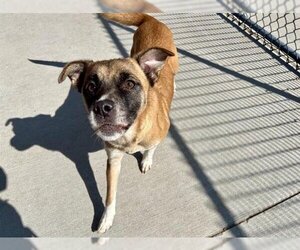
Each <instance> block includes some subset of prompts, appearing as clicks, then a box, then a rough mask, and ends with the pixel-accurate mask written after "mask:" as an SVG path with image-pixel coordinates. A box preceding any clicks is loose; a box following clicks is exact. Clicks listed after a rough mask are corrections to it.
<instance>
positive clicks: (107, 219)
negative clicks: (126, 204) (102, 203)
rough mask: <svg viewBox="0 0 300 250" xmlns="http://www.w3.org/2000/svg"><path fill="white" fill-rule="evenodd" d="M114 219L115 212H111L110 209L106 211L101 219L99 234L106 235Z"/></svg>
mask: <svg viewBox="0 0 300 250" xmlns="http://www.w3.org/2000/svg"><path fill="white" fill-rule="evenodd" d="M114 217H115V213H114V212H111V211H109V209H105V211H104V213H103V215H102V218H101V222H100V226H99V229H98V233H100V234H103V233H105V232H106V231H107V230H108V229H109V228H110V227H111V226H112V224H113V221H114Z"/></svg>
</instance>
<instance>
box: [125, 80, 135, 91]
mask: <svg viewBox="0 0 300 250" xmlns="http://www.w3.org/2000/svg"><path fill="white" fill-rule="evenodd" d="M134 86H135V82H134V81H133V80H127V81H126V82H124V83H123V84H122V89H123V90H131V89H133V88H134Z"/></svg>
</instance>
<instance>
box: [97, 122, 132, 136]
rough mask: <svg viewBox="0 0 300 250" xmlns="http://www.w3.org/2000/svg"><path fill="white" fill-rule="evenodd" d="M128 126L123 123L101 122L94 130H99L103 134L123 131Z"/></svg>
mask: <svg viewBox="0 0 300 250" xmlns="http://www.w3.org/2000/svg"><path fill="white" fill-rule="evenodd" d="M128 128H129V125H123V124H103V125H101V126H100V127H99V128H97V130H96V132H97V131H99V132H101V133H104V134H112V133H123V132H125V131H126V130H127V129H128Z"/></svg>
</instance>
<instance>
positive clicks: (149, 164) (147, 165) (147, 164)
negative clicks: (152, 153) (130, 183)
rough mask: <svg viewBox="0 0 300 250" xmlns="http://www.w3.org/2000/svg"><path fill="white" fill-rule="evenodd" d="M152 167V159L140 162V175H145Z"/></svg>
mask: <svg viewBox="0 0 300 250" xmlns="http://www.w3.org/2000/svg"><path fill="white" fill-rule="evenodd" d="M151 167H152V159H143V160H142V173H143V174H145V173H146V172H147V171H148V170H150V168H151Z"/></svg>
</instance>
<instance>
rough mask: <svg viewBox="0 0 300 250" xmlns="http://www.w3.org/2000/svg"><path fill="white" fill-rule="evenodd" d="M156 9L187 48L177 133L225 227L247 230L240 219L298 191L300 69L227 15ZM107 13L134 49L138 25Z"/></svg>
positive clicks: (119, 40)
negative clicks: (125, 23)
mask: <svg viewBox="0 0 300 250" xmlns="http://www.w3.org/2000/svg"><path fill="white" fill-rule="evenodd" d="M155 16H156V17H157V18H158V19H160V20H161V21H163V22H165V23H166V24H168V26H169V27H171V29H172V31H173V32H174V36H175V41H176V45H177V47H178V52H179V55H180V72H179V74H178V76H177V77H176V85H177V91H176V94H175V99H174V102H173V108H172V112H171V117H172V126H171V129H170V135H171V137H172V138H173V139H174V141H176V144H177V146H178V148H179V149H180V150H181V151H182V153H183V155H184V156H185V159H186V161H187V162H188V163H189V165H190V167H191V168H192V170H193V172H194V174H195V176H196V177H197V178H198V180H199V182H200V184H201V186H202V187H203V188H204V190H205V192H206V194H207V195H208V196H209V197H210V200H211V201H212V203H213V204H214V208H215V210H216V211H218V213H219V214H220V215H221V217H222V219H223V222H224V224H225V225H226V226H225V230H226V229H227V230H230V229H231V233H232V234H233V235H235V236H246V235H247V234H246V232H244V231H243V229H242V228H241V227H240V226H239V223H242V222H243V221H245V220H247V218H249V217H251V216H252V215H253V214H256V213H260V212H262V211H267V210H268V209H270V205H271V204H277V203H278V204H279V203H280V201H281V200H284V199H285V198H287V197H289V196H290V197H292V195H294V194H295V193H297V192H299V182H298V181H297V166H298V165H299V164H300V162H299V158H298V157H297V155H298V154H299V151H300V148H299V146H298V145H297V143H295V142H296V141H297V140H296V138H298V136H299V134H300V131H299V124H298V121H299V120H298V118H297V117H298V116H297V113H298V112H299V101H300V98H299V90H300V88H299V84H298V74H297V72H296V71H295V70H292V68H291V67H288V66H286V64H285V63H283V62H282V61H279V60H277V58H276V56H275V55H273V54H272V53H268V52H267V50H266V49H265V48H264V47H263V45H261V44H259V43H257V42H255V41H254V40H253V39H251V38H250V37H249V36H246V35H245V34H244V33H243V32H239V30H237V29H236V27H235V25H231V24H229V23H228V21H227V20H225V19H223V18H222V17H221V16H220V15H219V16H217V15H205V14H202V15H197V14H192V13H189V14H173V15H170V14H155ZM98 18H99V16H98ZM100 20H101V22H102V24H103V25H104V27H105V28H106V29H107V33H108V37H109V38H110V39H111V40H112V41H113V42H114V43H115V45H116V47H117V48H118V49H119V52H120V54H121V55H122V56H124V57H127V56H128V52H127V51H130V46H131V44H132V33H133V31H134V30H133V29H131V28H129V27H124V26H122V25H119V24H116V23H111V22H107V21H105V20H103V19H101V18H100ZM295 178H296V180H295ZM266 197H268V198H267V199H266ZM258 201H261V202H258ZM222 227H223V225H222ZM222 231H223V229H221V230H220V231H216V232H215V234H213V235H219V234H221V233H222ZM274 232H275V231H274ZM262 233H263V232H260V231H257V235H261V234H262ZM268 233H269V234H270V233H271V232H268Z"/></svg>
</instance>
